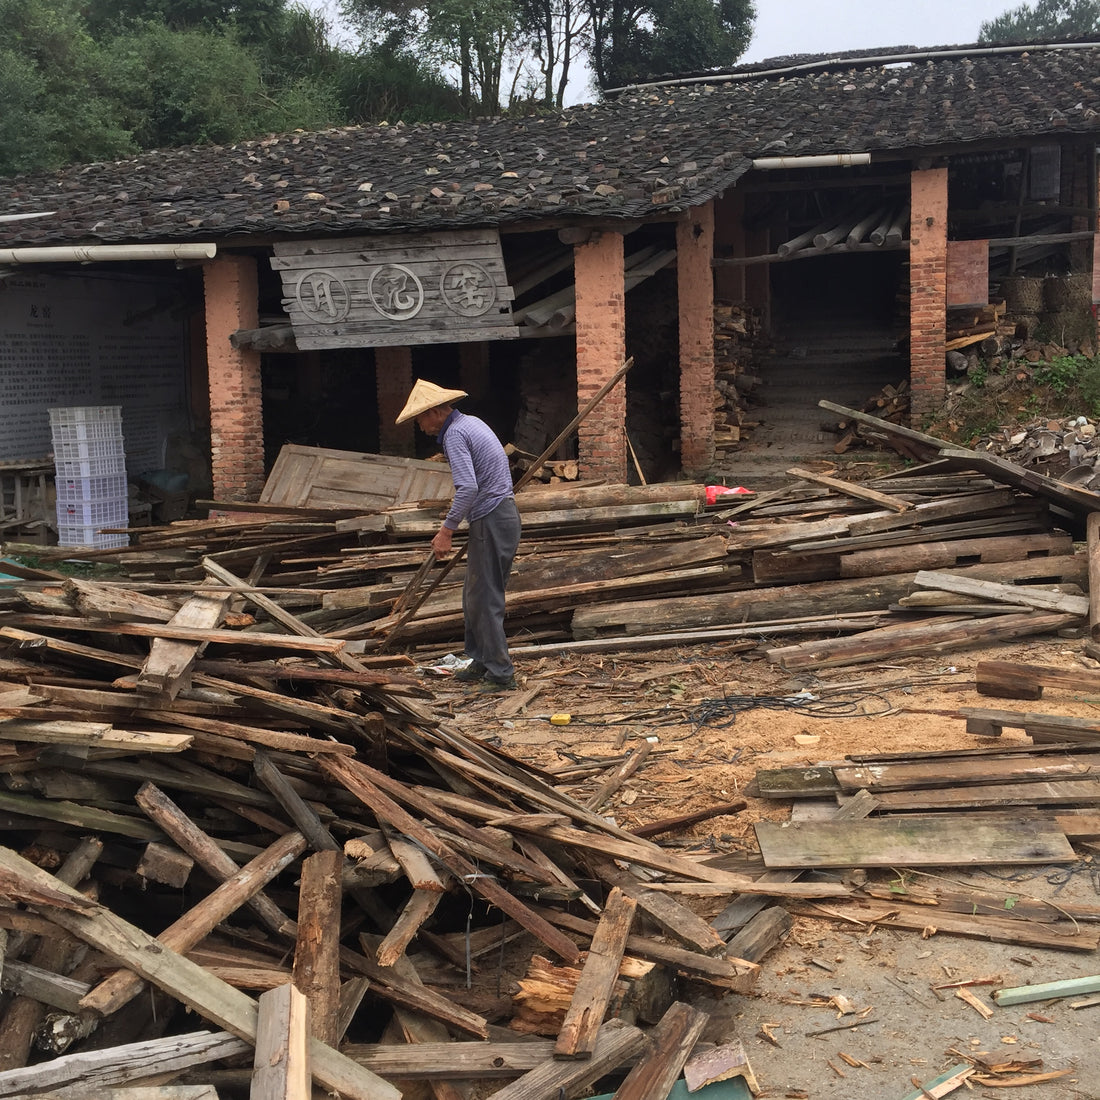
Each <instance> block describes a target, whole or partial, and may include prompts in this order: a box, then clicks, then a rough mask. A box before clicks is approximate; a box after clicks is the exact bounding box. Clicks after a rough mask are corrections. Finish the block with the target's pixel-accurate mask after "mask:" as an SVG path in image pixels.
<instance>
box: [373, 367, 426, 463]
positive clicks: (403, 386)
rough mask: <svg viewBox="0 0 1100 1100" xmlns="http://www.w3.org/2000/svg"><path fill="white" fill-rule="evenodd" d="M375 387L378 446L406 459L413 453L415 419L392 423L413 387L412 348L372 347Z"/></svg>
mask: <svg viewBox="0 0 1100 1100" xmlns="http://www.w3.org/2000/svg"><path fill="white" fill-rule="evenodd" d="M374 376H375V388H376V390H377V393H378V449H379V451H381V452H382V454H384V455H400V456H402V457H404V458H410V457H412V456H413V455H415V454H416V422H415V421H414V420H408V421H406V422H405V423H404V424H395V423H394V420H395V419H396V418H397V415H398V413H400V412H401V410H402V409H403V408H404V407H405V402H406V401H408V399H409V393H410V392H411V391H412V387H413V371H412V349H410V348H407V347H392V348H375V349H374Z"/></svg>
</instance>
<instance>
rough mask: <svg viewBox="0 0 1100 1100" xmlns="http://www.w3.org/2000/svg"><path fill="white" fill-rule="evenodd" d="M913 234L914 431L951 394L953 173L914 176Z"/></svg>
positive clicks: (911, 376)
mask: <svg viewBox="0 0 1100 1100" xmlns="http://www.w3.org/2000/svg"><path fill="white" fill-rule="evenodd" d="M910 194H911V209H912V213H911V215H910V223H909V224H910V229H909V337H910V341H909V379H910V385H911V386H912V394H913V397H912V411H911V418H912V423H913V426H914V427H916V428H919V427H920V426H921V424H922V423H923V422H924V420H925V418H926V417H927V416H929V415H930V414H931V413H933V412H934V411H935V410H936V409H938V408H939V406H940V404H941V403H942V402H943V399H944V396H945V394H946V381H945V367H944V362H945V355H946V349H945V347H944V344H945V342H946V339H947V336H946V331H947V169H946V168H930V169H925V170H923V171H915V172H913V174H912V176H911V178H910Z"/></svg>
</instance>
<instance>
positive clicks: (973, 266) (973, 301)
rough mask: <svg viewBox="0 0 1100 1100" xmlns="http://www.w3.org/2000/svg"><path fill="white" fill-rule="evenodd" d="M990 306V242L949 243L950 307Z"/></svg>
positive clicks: (948, 298)
mask: <svg viewBox="0 0 1100 1100" xmlns="http://www.w3.org/2000/svg"><path fill="white" fill-rule="evenodd" d="M988 304H989V242H988V241H948V242H947V305H948V308H950V307H951V306H984V305H988Z"/></svg>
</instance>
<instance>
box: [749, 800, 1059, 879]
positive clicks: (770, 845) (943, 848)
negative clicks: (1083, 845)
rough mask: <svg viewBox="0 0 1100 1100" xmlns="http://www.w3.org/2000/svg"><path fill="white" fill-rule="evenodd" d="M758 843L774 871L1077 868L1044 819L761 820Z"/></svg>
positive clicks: (959, 816)
mask: <svg viewBox="0 0 1100 1100" xmlns="http://www.w3.org/2000/svg"><path fill="white" fill-rule="evenodd" d="M756 839H757V841H758V842H759V844H760V852H761V854H762V855H763V857H764V863H765V865H766V866H768V867H769V868H772V867H950V866H973V865H978V864H996V863H1072V862H1073V860H1075V859H1076V858H1077V857H1076V855H1075V854H1074V851H1073V848H1072V846H1071V845H1070V843H1069V841H1068V840H1066V837H1065V834H1064V833H1063V832H1062V830H1061V829H1059V828H1058V827H1057V825H1055V824H1054V822H1052V821H1051V820H1050V819H1049V818H1046V817H1043V816H1041V815H1038V814H1026V813H1019V814H956V815H953V816H951V817H941V816H924V815H919V814H913V815H910V816H908V817H902V816H899V817H889V818H873V819H871V820H867V821H845V822H833V821H817V822H813V823H805V824H803V823H799V822H775V821H761V822H758V823H757V825H756Z"/></svg>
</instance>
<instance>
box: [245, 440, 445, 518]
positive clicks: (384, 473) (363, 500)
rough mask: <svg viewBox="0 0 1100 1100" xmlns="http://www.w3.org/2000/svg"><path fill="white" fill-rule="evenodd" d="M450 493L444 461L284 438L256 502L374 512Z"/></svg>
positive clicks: (442, 497) (439, 498)
mask: <svg viewBox="0 0 1100 1100" xmlns="http://www.w3.org/2000/svg"><path fill="white" fill-rule="evenodd" d="M453 492H454V482H453V481H452V480H451V468H450V467H449V466H447V465H446V464H445V463H441V462H426V461H423V460H421V459H415V458H398V457H396V456H394V455H374V454H361V453H359V452H358V451H336V450H332V449H330V448H327V447H303V446H301V445H300V444H297V443H287V444H284V446H283V448H282V450H280V451H279V457H278V458H277V459H276V460H275V465H274V466H273V467H272V470H271V473H270V475H269V476H268V479H267V482H266V483H265V484H264V488H263V492H262V493H261V494H260V503H261V504H273V505H274V504H280V505H284V504H285V505H294V506H299V507H300V506H308V507H313V508H325V507H328V508H340V509H345V510H346V509H347V508H359V509H362V510H363V511H364V512H375V511H380V510H381V509H383V508H388V507H389V506H390V505H393V504H401V503H403V502H404V501H409V500H443V499H449V498H450V496H451V494H452V493H453Z"/></svg>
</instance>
